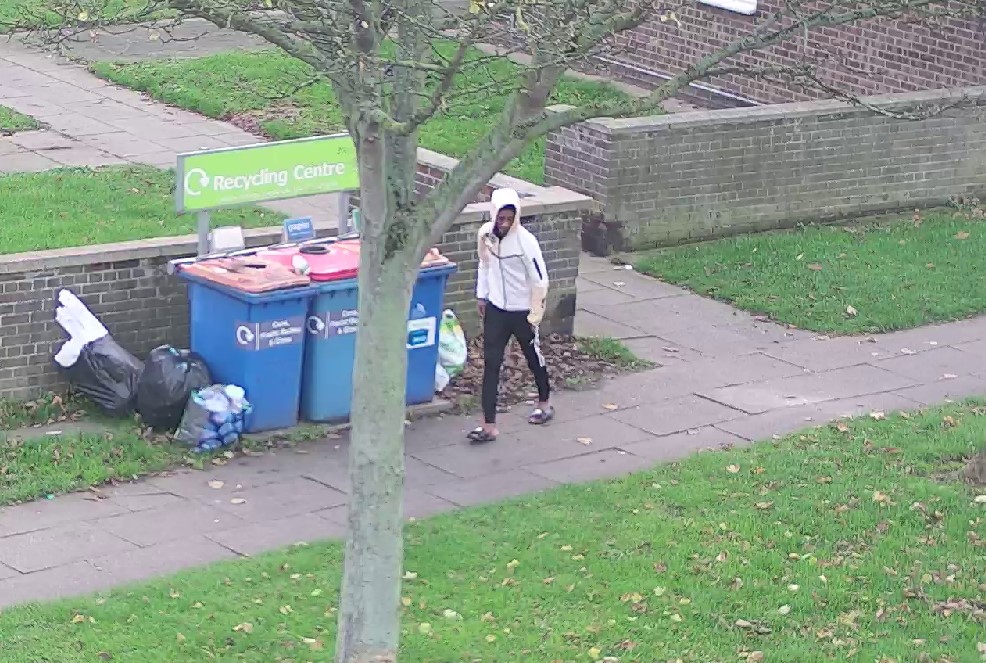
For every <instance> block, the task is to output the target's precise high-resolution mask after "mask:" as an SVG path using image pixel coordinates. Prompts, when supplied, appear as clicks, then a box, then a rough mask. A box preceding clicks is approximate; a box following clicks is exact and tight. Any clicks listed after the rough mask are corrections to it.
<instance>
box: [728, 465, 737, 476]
mask: <svg viewBox="0 0 986 663" xmlns="http://www.w3.org/2000/svg"><path fill="white" fill-rule="evenodd" d="M726 471H727V472H729V473H730V474H737V473H738V472H739V471H740V467H739V465H727V466H726Z"/></svg>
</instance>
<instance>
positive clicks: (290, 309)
mask: <svg viewBox="0 0 986 663" xmlns="http://www.w3.org/2000/svg"><path fill="white" fill-rule="evenodd" d="M178 275H179V276H180V277H181V278H183V279H184V280H185V281H187V282H188V298H189V302H190V313H191V315H190V321H189V322H190V324H189V327H190V330H191V337H192V342H191V346H192V347H191V349H192V351H193V352H196V353H198V354H199V355H201V356H202V358H203V359H204V360H205V362H206V365H208V367H209V371H210V372H211V373H212V378H213V380H215V381H216V382H219V383H223V384H235V385H238V386H240V387H242V388H243V390H244V391H245V392H246V398H247V400H248V401H249V402H250V404H251V405H252V406H253V411H252V412H250V414H249V415H248V416H247V418H246V421H245V423H244V432H247V433H258V432H261V431H269V430H275V429H278V428H288V427H290V426H294V425H296V424H297V423H298V412H299V405H300V401H301V368H302V360H303V358H304V346H305V319H306V317H307V314H308V309H309V307H310V304H311V298H312V295H313V293H312V290H311V288H307V287H299V288H286V289H284V290H274V291H271V292H266V293H260V294H254V293H248V292H243V291H240V290H236V289H234V288H229V287H226V286H223V285H220V284H218V283H212V282H210V281H207V280H205V279H202V278H199V277H196V276H194V275H189V274H186V273H184V272H178Z"/></svg>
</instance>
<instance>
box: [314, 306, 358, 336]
mask: <svg viewBox="0 0 986 663" xmlns="http://www.w3.org/2000/svg"><path fill="white" fill-rule="evenodd" d="M307 327H308V333H309V334H311V335H312V336H317V337H318V338H320V339H323V340H324V339H327V338H332V337H334V336H348V335H349V334H355V333H356V330H357V328H358V327H359V311H358V310H356V309H354V308H353V309H342V310H341V311H329V312H328V313H324V314H322V315H310V316H308V325H307Z"/></svg>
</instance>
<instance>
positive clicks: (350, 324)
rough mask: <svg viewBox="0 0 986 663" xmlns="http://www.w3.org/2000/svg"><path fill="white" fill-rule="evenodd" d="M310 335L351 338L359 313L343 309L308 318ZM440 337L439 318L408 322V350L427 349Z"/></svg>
mask: <svg viewBox="0 0 986 663" xmlns="http://www.w3.org/2000/svg"><path fill="white" fill-rule="evenodd" d="M306 327H307V329H308V333H309V334H311V335H312V336H315V337H317V338H318V339H320V340H325V339H329V338H335V337H337V336H349V335H351V334H355V333H356V331H357V330H358V329H359V311H358V310H356V309H343V310H340V311H329V312H328V313H324V314H322V315H311V316H308V322H307V325H306ZM437 336H438V318H436V317H434V316H432V317H430V318H418V319H415V320H408V322H407V348H408V350H413V349H416V348H427V347H429V346H432V345H435V343H436V341H437Z"/></svg>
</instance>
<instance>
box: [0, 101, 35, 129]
mask: <svg viewBox="0 0 986 663" xmlns="http://www.w3.org/2000/svg"><path fill="white" fill-rule="evenodd" d="M39 126H41V125H39V124H38V122H37V120H35V119H34V118H33V117H28V116H27V115H22V114H21V113H18V112H17V111H15V110H13V109H11V108H7V107H6V106H0V136H3V135H5V134H12V133H16V132H18V131H30V130H32V129H37V128H38V127H39Z"/></svg>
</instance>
